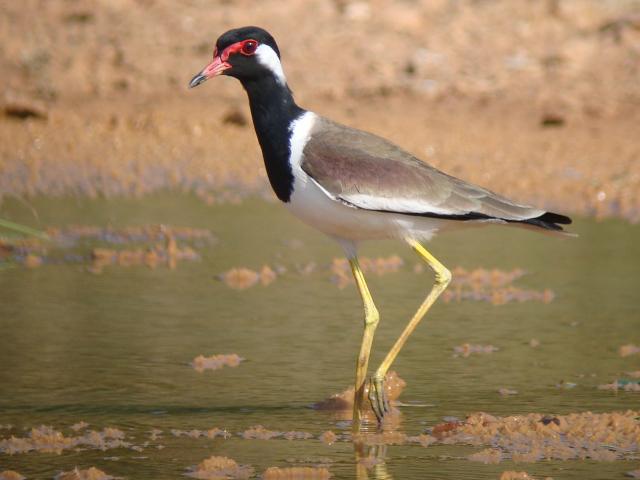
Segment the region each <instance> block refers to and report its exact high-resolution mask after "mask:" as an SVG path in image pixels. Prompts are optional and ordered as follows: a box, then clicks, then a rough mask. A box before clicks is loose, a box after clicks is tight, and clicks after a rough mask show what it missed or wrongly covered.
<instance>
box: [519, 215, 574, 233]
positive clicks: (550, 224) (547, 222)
mask: <svg viewBox="0 0 640 480" xmlns="http://www.w3.org/2000/svg"><path fill="white" fill-rule="evenodd" d="M516 222H517V223H521V224H524V225H532V226H534V227H540V228H544V229H545V230H551V231H554V232H564V229H563V228H562V225H570V224H571V218H569V217H567V216H565V215H560V214H559V213H554V212H545V213H543V214H542V215H540V216H538V217H534V218H527V219H526V220H518V221H516ZM565 233H566V232H565Z"/></svg>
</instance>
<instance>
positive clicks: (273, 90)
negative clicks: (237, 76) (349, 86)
mask: <svg viewBox="0 0 640 480" xmlns="http://www.w3.org/2000/svg"><path fill="white" fill-rule="evenodd" d="M242 86H243V87H244V89H245V90H246V91H247V95H248V96H249V105H250V107H251V116H252V118H253V126H254V128H255V130H256V135H257V136H258V142H259V143H260V148H261V149H262V156H263V158H264V164H265V167H266V169H267V175H268V176H269V182H270V183H271V187H272V188H273V191H274V192H275V194H276V196H277V197H278V198H279V199H280V200H282V201H283V202H288V201H289V198H290V197H291V193H292V191H293V180H294V178H293V172H292V170H291V165H290V163H289V156H290V154H291V150H290V149H291V145H290V141H289V139H290V136H291V132H290V130H289V126H290V125H291V122H293V121H294V120H295V119H297V118H298V117H299V116H300V115H302V114H303V113H304V112H305V110H303V109H302V108H300V107H299V106H298V105H296V102H295V101H294V99H293V95H292V94H291V90H289V87H288V86H287V85H286V84H282V83H280V82H278V80H277V79H276V78H275V77H272V76H267V77H263V78H260V79H258V80H252V81H244V82H243V83H242Z"/></svg>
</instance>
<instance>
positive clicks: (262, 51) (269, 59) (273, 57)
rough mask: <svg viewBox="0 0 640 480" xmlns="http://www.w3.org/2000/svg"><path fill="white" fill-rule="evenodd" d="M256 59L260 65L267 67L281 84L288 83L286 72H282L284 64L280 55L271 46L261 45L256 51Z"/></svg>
mask: <svg viewBox="0 0 640 480" xmlns="http://www.w3.org/2000/svg"><path fill="white" fill-rule="evenodd" d="M256 58H257V59H258V62H259V63H260V65H262V66H264V67H267V68H268V69H269V70H270V71H271V72H272V73H273V75H274V76H275V77H276V80H278V82H279V83H280V84H282V85H285V84H286V83H287V79H286V77H285V76H284V71H283V70H282V64H281V63H280V59H279V58H278V54H277V53H276V52H275V51H274V50H273V48H271V47H270V46H269V45H265V44H264V43H263V44H261V45H260V46H258V48H257V49H256Z"/></svg>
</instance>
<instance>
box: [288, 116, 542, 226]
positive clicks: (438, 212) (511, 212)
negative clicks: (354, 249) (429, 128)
mask: <svg viewBox="0 0 640 480" xmlns="http://www.w3.org/2000/svg"><path fill="white" fill-rule="evenodd" d="M301 168H302V169H303V170H304V171H305V172H306V173H307V175H309V176H310V177H311V178H312V179H313V180H314V181H315V182H317V183H318V184H319V185H320V186H321V187H322V189H323V190H324V191H325V192H328V194H329V195H331V196H332V197H333V198H334V199H335V200H338V201H341V202H343V203H346V204H348V205H351V206H354V207H356V208H361V209H366V210H376V211H389V212H396V213H407V214H411V215H434V216H441V217H452V218H464V217H465V216H475V218H486V217H490V218H499V219H503V220H508V221H522V220H526V219H530V218H535V217H539V216H540V215H542V214H544V213H545V211H544V210H539V209H536V208H533V207H530V206H527V205H521V204H519V203H516V202H513V201H511V200H509V199H507V198H505V197H503V196H501V195H498V194H496V193H494V192H491V191H489V190H486V189H484V188H481V187H478V186H476V185H473V184H471V183H467V182H464V181H463V180H460V179H457V178H455V177H452V176H450V175H447V174H445V173H443V172H441V171H440V170H438V169H436V168H434V167H432V166H430V165H428V164H426V163H424V162H422V161H421V160H418V159H417V158H415V157H414V156H412V155H410V154H409V153H407V152H405V151H404V150H402V149H400V148H399V147H397V146H396V145H394V144H392V143H390V142H388V141H387V140H384V139H383V138H381V137H378V136H376V135H373V134H370V133H366V132H363V131H360V130H356V129H352V128H349V127H345V126H342V125H339V124H336V123H334V122H331V121H329V120H327V119H325V118H322V117H318V120H317V121H316V123H315V125H314V129H313V131H312V132H311V136H310V138H309V141H308V142H307V144H306V145H305V148H304V150H303V158H302V163H301Z"/></svg>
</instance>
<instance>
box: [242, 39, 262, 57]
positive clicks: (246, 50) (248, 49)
mask: <svg viewBox="0 0 640 480" xmlns="http://www.w3.org/2000/svg"><path fill="white" fill-rule="evenodd" d="M256 48H258V42H256V41H255V40H247V41H246V42H244V43H243V44H242V50H240V51H241V52H242V54H243V55H253V54H254V53H255V52H256Z"/></svg>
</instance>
